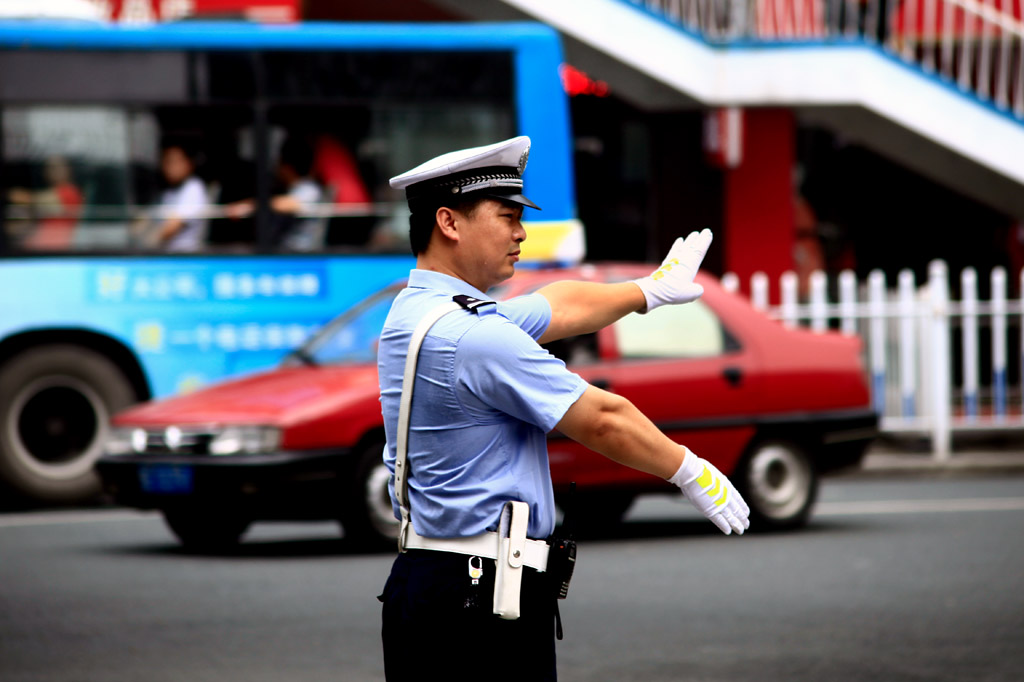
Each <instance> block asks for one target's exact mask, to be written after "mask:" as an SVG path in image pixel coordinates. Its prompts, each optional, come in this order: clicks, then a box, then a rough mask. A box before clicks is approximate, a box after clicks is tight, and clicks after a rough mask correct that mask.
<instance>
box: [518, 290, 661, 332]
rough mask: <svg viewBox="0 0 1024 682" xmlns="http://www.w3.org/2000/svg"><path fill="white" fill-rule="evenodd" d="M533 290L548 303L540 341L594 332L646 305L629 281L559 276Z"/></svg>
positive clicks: (642, 296)
mask: <svg viewBox="0 0 1024 682" xmlns="http://www.w3.org/2000/svg"><path fill="white" fill-rule="evenodd" d="M537 293H538V294H540V295H541V296H543V297H544V298H546V299H547V300H548V304H549V305H550V306H551V322H550V324H548V328H547V329H546V330H545V331H544V333H543V334H542V335H541V337H540V340H539V342H540V343H548V342H549V341H558V340H559V339H564V338H567V337H570V336H576V335H577V334H589V333H590V332H596V331H597V330H598V329H603V328H605V327H607V326H608V325H610V324H611V323H612V322H615V321H616V320H618V319H620V318H622V317H625V316H626V315H628V314H630V313H632V312H636V311H638V310H643V309H644V306H645V305H646V301H645V300H644V295H643V292H642V291H641V290H640V288H639V287H637V285H636V284H634V283H633V282H618V283H615V284H605V283H603V282H578V281H574V280H563V281H561V282H555V283H554V284H549V285H547V286H545V287H541V288H540V289H538V290H537Z"/></svg>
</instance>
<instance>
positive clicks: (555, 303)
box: [537, 230, 711, 343]
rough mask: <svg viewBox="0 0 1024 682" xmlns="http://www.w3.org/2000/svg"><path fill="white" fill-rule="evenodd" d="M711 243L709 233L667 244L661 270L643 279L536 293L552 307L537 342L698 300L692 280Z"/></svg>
mask: <svg viewBox="0 0 1024 682" xmlns="http://www.w3.org/2000/svg"><path fill="white" fill-rule="evenodd" d="M710 245H711V230H703V231H701V232H691V233H690V234H689V235H688V236H687V237H686V239H683V238H682V237H680V238H679V239H677V240H676V241H675V243H674V244H673V245H672V248H671V250H669V252H668V256H666V257H665V260H664V261H662V263H661V267H659V268H658V269H657V270H655V271H654V272H652V273H651V274H650V275H648V276H647V277H641V278H640V279H637V280H633V281H632V282H621V283H616V284H604V283H601V282H575V281H569V280H567V281H562V282H555V283H554V284H549V285H548V286H546V287H542V288H540V289H538V290H537V293H538V294H540V295H542V296H544V298H546V299H547V300H548V303H549V304H550V305H551V323H550V324H549V325H548V328H547V330H545V332H544V334H543V335H542V336H541V337H540V343H547V342H549V341H557V340H558V339H564V338H566V337H569V336H575V335H577V334H588V333H590V332H596V331H597V330H598V329H603V328H604V327H607V326H608V325H610V324H611V323H613V322H615V321H616V320H618V319H619V318H622V317H625V316H626V315H628V314H629V313H633V312H641V313H644V312H648V311H651V310H654V309H655V308H657V307H658V306H661V305H665V304H669V303H689V302H690V301H694V300H696V299H698V298H700V296H701V294H703V293H704V287H702V286H701V285H699V284H697V283H696V282H694V281H693V279H694V277H696V276H697V270H698V269H699V268H700V264H701V262H702V261H703V260H704V254H705V253H707V250H708V247H709V246H710Z"/></svg>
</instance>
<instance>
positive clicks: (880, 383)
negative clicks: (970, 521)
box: [722, 261, 1024, 459]
mask: <svg viewBox="0 0 1024 682" xmlns="http://www.w3.org/2000/svg"><path fill="white" fill-rule="evenodd" d="M1019 282H1020V289H1019V290H1020V291H1024V271H1022V272H1021V273H1020V275H1019ZM722 283H723V285H724V286H725V288H726V289H729V290H731V291H738V290H739V289H740V281H739V278H738V277H736V275H734V274H732V273H728V274H726V275H725V276H724V277H723V278H722ZM749 284H750V286H749V291H750V298H751V302H752V303H753V305H754V306H755V307H757V308H759V309H761V310H764V311H765V312H767V313H768V314H769V315H771V316H773V317H776V318H778V319H780V320H781V321H782V323H783V324H787V325H792V326H795V325H803V326H807V327H809V328H810V329H811V330H814V331H818V332H824V331H825V330H828V329H834V330H837V331H839V332H840V333H843V334H850V335H853V334H859V335H860V336H861V338H862V339H863V341H864V346H865V349H864V350H865V360H866V366H867V368H868V371H869V373H870V377H871V385H872V400H873V403H874V407H875V410H876V411H877V412H878V414H879V417H880V420H879V421H880V428H881V430H882V432H883V433H888V434H921V435H926V436H928V437H930V439H931V442H932V449H933V452H934V453H935V457H936V458H938V459H946V458H948V457H949V455H950V449H951V442H952V436H953V434H954V433H960V432H967V431H974V432H977V431H988V430H991V431H997V430H998V431H1005V430H1016V429H1020V430H1024V385H1022V382H1021V379H1020V377H1021V376H1022V375H1024V372H1021V367H1022V366H1024V334H1022V333H1021V319H1022V315H1024V300H1010V299H1008V298H1007V284H1008V283H1007V273H1006V270H1005V269H1004V268H1002V267H996V268H993V269H992V271H991V272H990V273H989V275H988V289H989V291H990V295H989V297H988V300H980V299H979V296H978V292H979V282H978V273H977V271H976V270H975V269H974V268H965V269H964V270H963V271H962V272H961V273H960V275H959V282H958V284H959V286H958V287H956V289H959V293H960V296H959V300H953V298H952V297H951V296H950V290H951V287H950V274H949V272H948V269H947V266H946V264H945V262H943V261H933V262H932V263H931V264H930V266H929V271H928V277H927V280H926V281H925V282H922V283H918V282H916V281H915V276H914V273H913V272H912V271H911V270H902V271H901V272H899V274H898V276H897V281H896V282H887V281H886V278H885V275H884V273H882V272H881V271H878V270H876V271H873V272H871V273H870V274H869V276H868V279H867V281H866V282H863V283H858V282H857V280H856V276H855V275H854V273H853V272H851V271H843V272H842V273H840V274H839V276H838V277H837V278H836V280H835V281H834V282H833V284H834V285H835V286H834V287H833V288H832V289H833V291H835V292H836V295H835V299H836V300H835V301H832V300H830V298H829V281H828V278H827V276H826V275H825V273H823V272H821V271H817V272H814V273H812V274H811V276H810V293H809V296H808V299H807V300H806V301H800V300H799V299H798V293H797V292H798V282H797V275H796V274H795V273H793V272H787V273H785V274H783V275H782V277H781V278H780V280H779V283H778V287H779V288H778V291H777V295H776V296H775V299H776V300H778V301H779V303H778V305H772V304H770V303H769V301H770V294H771V291H770V289H771V286H770V283H769V280H768V277H767V276H766V275H765V274H764V273H756V274H754V275H753V276H752V277H751V280H750V283H749ZM983 341H984V343H983ZM1011 348H1015V349H1016V351H1017V352H1016V355H1015V357H1010V356H1009V353H1010V349H1011ZM1011 380H1012V383H1011Z"/></svg>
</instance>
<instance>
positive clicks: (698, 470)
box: [668, 447, 750, 535]
mask: <svg viewBox="0 0 1024 682" xmlns="http://www.w3.org/2000/svg"><path fill="white" fill-rule="evenodd" d="M684 449H685V450H686V457H684V458H683V463H682V465H681V466H680V467H679V471H677V472H676V473H675V475H673V476H672V478H670V479H668V480H669V483H674V484H675V485H677V486H679V489H680V490H682V491H683V495H684V496H685V497H686V499H688V500H689V501H690V502H692V503H693V506H695V507H696V508H697V509H699V510H700V513H701V514H703V515H704V516H705V517H707V518H708V519H709V520H710V521H711V522H712V523H713V524H715V525H716V526H718V529H719V530H721V531H722V532H723V533H725V534H726V535H729V534H730V533H732V532H733V531H736V532H737V533H738V534H740V535H743V531H745V530H746V529H747V528H750V520H749V519H748V518H747V517H749V516H750V507H748V506H747V503H746V502H744V501H743V498H742V497H740V494H739V493H738V492H736V488H734V487H733V486H732V483H730V482H729V479H728V478H726V477H725V476H723V475H722V473H721V472H720V471H719V470H718V469H716V468H715V465H714V464H712V463H711V462H708V461H707V460H704V459H701V458H700V457H698V456H697V455H696V454H695V453H694V452H693V450H690V449H689V448H687V447H684Z"/></svg>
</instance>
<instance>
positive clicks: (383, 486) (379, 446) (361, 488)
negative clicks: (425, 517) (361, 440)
mask: <svg viewBox="0 0 1024 682" xmlns="http://www.w3.org/2000/svg"><path fill="white" fill-rule="evenodd" d="M383 452H384V444H383V443H380V442H375V443H373V444H372V445H370V446H369V447H367V448H365V449H364V450H363V451H362V453H361V454H360V455H359V459H358V461H357V462H356V467H355V475H354V476H353V477H352V481H351V485H350V486H349V490H348V494H346V496H345V507H344V510H343V514H342V518H341V525H342V527H343V528H344V531H345V537H346V538H348V539H349V540H350V541H352V542H355V543H356V544H357V545H359V546H361V547H366V548H371V549H377V548H384V547H394V544H395V542H396V540H397V539H398V527H399V523H398V520H397V519H395V514H394V510H393V508H392V506H391V495H390V493H389V492H388V481H390V479H391V472H390V471H389V470H388V468H387V466H385V464H384V459H383V456H382V453H383Z"/></svg>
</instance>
